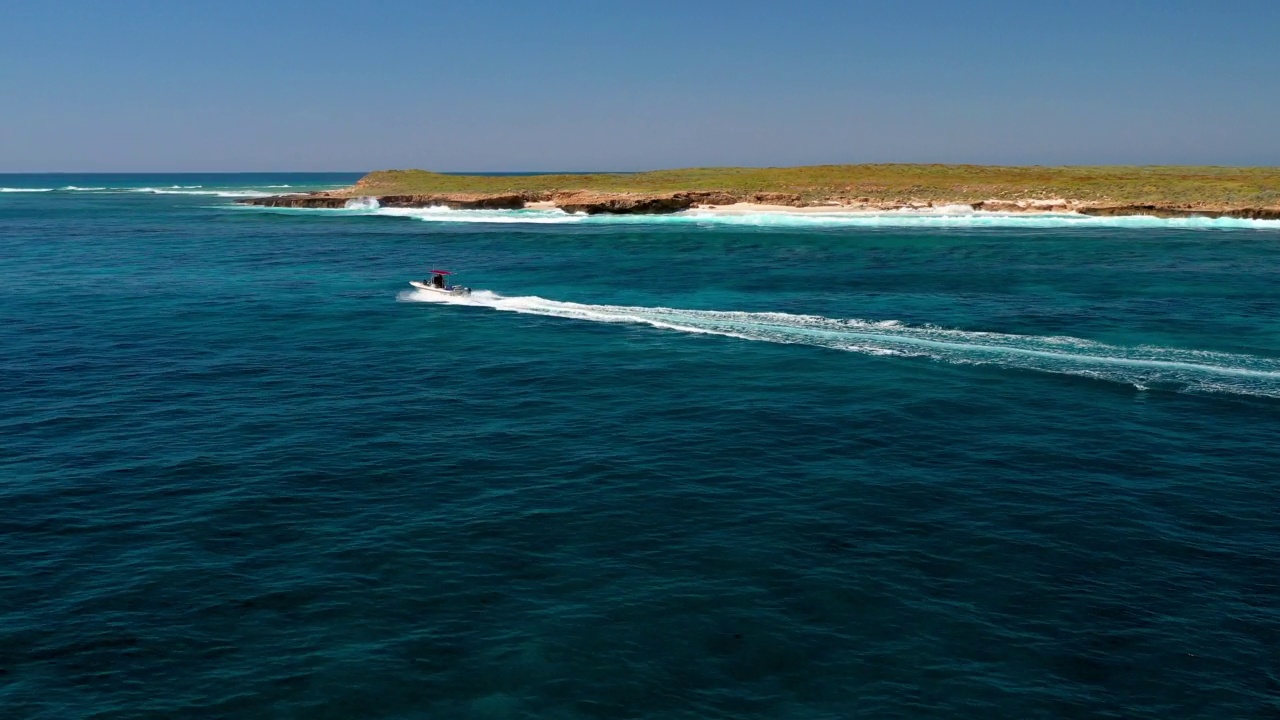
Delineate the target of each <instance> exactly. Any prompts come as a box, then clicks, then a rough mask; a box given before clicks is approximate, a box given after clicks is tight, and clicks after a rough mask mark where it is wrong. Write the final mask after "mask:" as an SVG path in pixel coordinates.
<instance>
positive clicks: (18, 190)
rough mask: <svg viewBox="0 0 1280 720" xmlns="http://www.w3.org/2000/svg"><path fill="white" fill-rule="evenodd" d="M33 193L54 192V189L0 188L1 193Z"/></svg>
mask: <svg viewBox="0 0 1280 720" xmlns="http://www.w3.org/2000/svg"><path fill="white" fill-rule="evenodd" d="M32 192H53V188H8V187H0V193H32Z"/></svg>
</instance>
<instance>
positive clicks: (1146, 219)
mask: <svg viewBox="0 0 1280 720" xmlns="http://www.w3.org/2000/svg"><path fill="white" fill-rule="evenodd" d="M257 209H258V210H264V211H267V212H286V213H288V212H293V213H328V214H333V215H339V216H343V215H345V216H366V215H377V216H387V217H401V218H411V219H414V220H419V221H423V222H432V223H502V224H538V225H564V224H573V225H628V224H631V225H675V226H679V225H691V226H730V227H744V226H745V227H778V228H791V227H794V228H836V227H864V228H892V227H920V228H1025V229H1053V228H1130V229H1137V228H1160V229H1177V228H1185V229H1205V230H1225V229H1253V230H1280V220H1248V219H1242V218H1204V217H1195V218H1158V217H1153V216H1149V215H1124V216H1116V217H1103V216H1092V215H1080V214H1077V213H998V212H987V211H981V210H973V209H971V208H969V207H968V206H964V205H961V206H954V207H945V208H937V209H934V210H931V211H927V210H926V211H921V210H911V211H906V210H895V211H880V212H869V211H862V212H848V211H845V212H837V211H831V212H785V211H774V212H750V213H739V212H725V211H721V210H699V209H694V210H686V211H684V212H678V213H672V214H670V215H586V214H582V213H577V214H572V213H566V212H564V211H562V210H541V209H538V210H532V209H525V210H453V209H450V208H446V207H430V208H390V207H378V205H377V201H376V200H373V199H372V198H359V199H357V200H354V201H352V202H349V203H348V204H347V207H345V208H341V209H324V208H257Z"/></svg>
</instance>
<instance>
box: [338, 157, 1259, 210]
mask: <svg viewBox="0 0 1280 720" xmlns="http://www.w3.org/2000/svg"><path fill="white" fill-rule="evenodd" d="M695 190H696V191H722V192H726V193H733V194H739V195H749V194H752V193H791V194H797V195H800V196H801V197H802V198H804V199H805V200H809V201H814V200H824V199H851V200H852V199H865V200H867V201H901V200H916V201H955V202H976V201H980V200H988V199H1001V200H1032V199H1054V198H1065V199H1071V200H1080V201H1085V202H1115V203H1129V204H1135V203H1159V204H1177V205H1186V206H1196V205H1234V206H1254V207H1274V206H1277V205H1280V168H1236V167H1173V166H1155V167H999V166H989V165H816V166H810V167H792V168H689V169H683V170H656V171H652V172H641V173H596V174H551V175H455V174H446V173H434V172H427V171H424V170H382V171H378V172H373V173H370V174H369V175H367V176H365V177H364V178H363V179H362V180H361V181H360V182H359V184H358V185H357V186H356V189H355V193H356V194H368V195H393V194H406V195H425V194H432V193H477V194H497V193H530V194H546V193H557V192H580V191H591V192H617V193H671V192H681V191H695Z"/></svg>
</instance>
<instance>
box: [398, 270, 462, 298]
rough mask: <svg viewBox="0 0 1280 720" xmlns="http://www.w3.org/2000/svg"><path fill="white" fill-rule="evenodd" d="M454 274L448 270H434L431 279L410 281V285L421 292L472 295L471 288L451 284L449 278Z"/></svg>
mask: <svg viewBox="0 0 1280 720" xmlns="http://www.w3.org/2000/svg"><path fill="white" fill-rule="evenodd" d="M452 274H453V273H451V272H449V271H448V270H432V271H431V277H429V278H427V279H426V280H410V281H409V284H410V285H412V286H414V287H416V288H418V289H419V290H426V291H427V292H433V293H439V294H441V295H470V294H471V288H469V287H462V286H461V285H450V284H449V281H448V279H447V278H448V276H450V275H452Z"/></svg>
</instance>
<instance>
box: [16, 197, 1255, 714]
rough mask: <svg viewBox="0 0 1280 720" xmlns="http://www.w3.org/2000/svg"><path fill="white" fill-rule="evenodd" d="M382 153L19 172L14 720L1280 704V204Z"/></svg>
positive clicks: (1207, 710) (1113, 710)
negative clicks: (595, 178)
mask: <svg viewBox="0 0 1280 720" xmlns="http://www.w3.org/2000/svg"><path fill="white" fill-rule="evenodd" d="M357 177H358V176H357V175H342V174H338V175H297V174H276V175H152V176H137V175H86V176H74V175H54V176H36V175H26V176H23V175H2V176H0V186H2V187H3V190H0V349H3V353H0V438H2V439H0V716H2V717H4V718H15V719H17V718H23V719H26V718H32V719H35V718H39V719H41V720H45V719H47V720H72V719H81V718H83V719H88V718H94V719H96V720H102V719H108V718H110V719H115V718H290V719H298V720H301V719H303V718H306V719H307V720H316V719H327V718H333V719H335V720H336V719H347V718H388V719H393V718H394V719H403V720H411V719H412V720H417V719H424V718H483V719H486V720H493V719H502V718H562V719H566V720H568V719H578V718H583V719H585V718H762V719H763V718H769V719H777V720H798V719H801V718H806V719H807V718H814V719H817V718H823V719H828V718H831V719H834V718H854V717H874V718H925V717H927V718H943V717H946V718H1006V717H1007V718H1049V717H1054V718H1057V717H1091V718H1092V717H1115V718H1160V719H1161V720H1167V719H1168V718H1199V717H1203V718H1271V717H1277V714H1280V505H1277V501H1276V484H1277V481H1278V480H1280V441H1278V439H1280V222H1275V221H1272V222H1268V221H1246V220H1158V219H1153V218H1084V217H1077V216H1068V215H1059V216H1052V215H1046V216H999V215H989V214H987V215H984V214H975V213H960V212H949V211H948V212H936V213H926V214H914V215H913V214H905V213H885V214H882V215H873V216H866V215H857V216H854V215H846V216H822V217H814V216H795V215H781V214H776V215H769V214H763V215H746V216H711V215H706V214H697V213H694V214H682V215H678V216H664V217H622V216H618V217H585V216H572V215H564V214H561V213H558V212H546V211H494V212H485V211H448V210H393V209H384V208H377V207H374V206H372V205H370V204H364V205H360V204H356V206H355V207H352V208H350V209H346V210H289V209H270V208H253V207H244V206H237V205H235V200H236V199H237V198H240V197H250V196H254V195H260V194H274V193H280V192H292V191H304V190H309V189H318V188H325V187H336V186H340V185H347V184H350V183H351V182H352V181H354V180H355V179H356V178H357ZM432 268H446V269H449V270H453V271H455V272H456V273H457V274H456V275H455V276H454V279H455V281H456V282H458V283H461V284H463V285H467V286H470V287H471V288H473V289H474V292H473V294H472V295H471V296H470V297H467V298H449V299H444V300H442V299H440V298H431V297H424V296H423V295H424V294H423V293H421V292H419V291H414V290H413V289H412V288H410V287H409V286H408V284H407V282H408V281H409V280H411V279H420V278H422V277H424V276H425V275H426V273H427V271H428V270H430V269H432Z"/></svg>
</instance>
